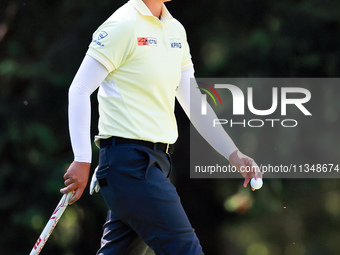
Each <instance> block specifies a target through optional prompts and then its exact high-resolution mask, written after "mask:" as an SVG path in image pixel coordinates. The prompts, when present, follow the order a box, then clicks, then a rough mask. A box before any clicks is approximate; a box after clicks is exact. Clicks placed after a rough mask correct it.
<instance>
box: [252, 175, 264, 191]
mask: <svg viewBox="0 0 340 255" xmlns="http://www.w3.org/2000/svg"><path fill="white" fill-rule="evenodd" d="M250 185H251V186H252V187H253V188H254V189H261V187H262V185H263V181H262V179H261V178H257V180H255V178H252V179H251V181H250Z"/></svg>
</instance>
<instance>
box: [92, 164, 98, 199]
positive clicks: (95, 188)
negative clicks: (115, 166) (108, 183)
mask: <svg viewBox="0 0 340 255" xmlns="http://www.w3.org/2000/svg"><path fill="white" fill-rule="evenodd" d="M97 171H98V166H97V167H96V169H95V170H94V173H93V175H92V179H91V184H90V195H92V194H93V193H94V192H96V193H98V192H99V190H100V186H99V183H98V180H97V176H96V174H97Z"/></svg>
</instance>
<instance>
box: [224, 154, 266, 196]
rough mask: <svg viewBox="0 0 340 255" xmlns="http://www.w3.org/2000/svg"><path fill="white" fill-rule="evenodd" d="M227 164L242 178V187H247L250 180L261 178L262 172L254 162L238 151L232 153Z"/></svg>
mask: <svg viewBox="0 0 340 255" xmlns="http://www.w3.org/2000/svg"><path fill="white" fill-rule="evenodd" d="M229 162H230V164H231V165H232V166H234V167H236V170H237V171H238V172H240V173H241V174H242V176H243V177H244V183H243V186H244V187H247V185H248V183H249V182H250V180H251V179H252V178H255V179H257V178H262V172H261V171H260V168H259V167H258V165H257V164H256V163H255V161H254V160H253V159H252V158H250V157H248V156H246V155H244V154H243V153H242V152H240V151H239V150H236V151H234V152H233V153H232V154H231V155H230V157H229ZM251 189H252V191H255V189H254V188H251Z"/></svg>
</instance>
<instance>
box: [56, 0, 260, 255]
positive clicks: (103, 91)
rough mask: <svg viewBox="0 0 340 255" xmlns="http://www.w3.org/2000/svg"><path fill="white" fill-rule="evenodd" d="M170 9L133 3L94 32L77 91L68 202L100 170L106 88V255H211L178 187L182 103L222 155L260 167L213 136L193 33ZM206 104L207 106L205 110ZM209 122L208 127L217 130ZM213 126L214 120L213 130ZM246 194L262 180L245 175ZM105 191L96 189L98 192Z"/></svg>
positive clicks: (154, 0)
mask: <svg viewBox="0 0 340 255" xmlns="http://www.w3.org/2000/svg"><path fill="white" fill-rule="evenodd" d="M164 2H166V0H130V1H129V2H127V3H126V4H125V5H123V6H122V7H121V8H119V9H118V10H117V11H116V12H114V14H113V15H112V16H111V17H109V18H108V19H107V20H106V21H105V22H104V23H103V24H102V25H101V26H100V27H99V28H98V30H97V31H96V32H95V33H94V35H93V39H92V42H91V43H90V46H89V49H88V51H87V53H86V56H85V58H84V60H83V62H82V64H81V66H80V68H79V70H78V72H77V74H76V76H75V78H74V80H73V82H72V84H71V86H70V89H69V129H70V137H71V143H72V148H73V152H74V156H75V158H74V161H73V163H72V164H71V165H70V167H69V168H68V170H67V172H66V173H65V175H64V179H65V186H66V187H65V188H63V189H61V192H62V193H68V192H70V191H73V190H75V191H76V192H75V194H74V196H73V197H72V198H71V200H70V203H71V204H72V203H74V202H75V201H77V200H78V199H79V198H80V197H81V195H82V193H83V191H84V189H85V187H86V185H87V182H88V178H89V172H90V164H91V157H92V156H91V154H92V153H91V151H92V149H91V138H90V116H91V107H90V95H91V94H92V93H93V92H94V91H95V90H96V89H97V88H98V87H99V90H98V101H99V115H100V118H99V124H98V126H99V134H98V136H96V138H95V142H96V144H97V146H99V147H100V154H99V168H98V171H97V172H96V173H95V176H93V181H92V183H91V189H97V190H98V187H99V186H100V190H101V193H102V195H103V198H104V200H105V202H106V204H107V206H108V207H109V211H108V214H107V220H106V223H105V225H104V233H103V236H102V240H101V248H100V249H99V251H98V253H97V254H100V255H109V254H111V255H121V254H122V255H125V254H131V255H140V254H144V253H145V251H146V250H147V247H148V246H149V247H151V248H152V250H154V252H155V253H156V254H157V255H161V254H170V255H176V254H182V255H184V254H187V255H189V254H190V255H198V254H203V251H202V248H201V245H200V243H199V240H198V238H197V236H196V234H195V232H194V230H193V228H192V226H191V225H190V222H189V220H188V218H187V216H186V213H185V212H184V210H183V207H182V205H181V203H180V199H179V196H178V194H177V192H176V189H175V187H174V186H173V185H172V183H171V182H170V180H169V175H170V172H171V170H172V163H171V154H172V153H173V151H174V143H175V141H176V139H177V135H178V133H177V124H176V119H175V116H174V105H175V98H177V100H178V101H179V103H180V104H181V106H182V107H183V109H184V111H185V112H186V114H187V115H188V117H189V118H190V120H191V122H192V123H193V125H194V126H195V127H196V128H197V130H198V131H199V132H200V133H201V134H202V136H203V137H204V138H205V139H206V140H207V141H208V142H209V143H210V144H211V145H212V146H213V147H214V148H215V149H216V151H217V152H219V153H220V154H222V155H224V156H225V158H226V159H229V161H230V163H231V164H232V165H234V166H236V167H237V169H240V167H241V166H253V165H256V164H255V162H254V161H253V160H252V159H251V158H249V157H247V156H245V155H244V154H242V153H241V152H240V151H239V150H238V149H237V147H236V146H235V144H234V143H233V141H232V140H231V139H230V137H229V136H228V134H227V133H226V132H225V131H224V129H223V128H222V127H220V128H215V130H214V132H211V126H210V125H209V124H208V123H212V120H213V119H216V118H217V117H216V115H215V113H214V112H213V110H212V109H211V108H210V107H208V111H207V115H205V116H204V119H203V117H202V116H201V113H200V111H199V110H197V112H196V111H193V110H192V111H190V101H191V102H192V105H191V107H195V108H194V109H200V102H201V94H200V91H199V89H196V90H194V93H192V94H191V95H189V94H190V93H189V92H190V78H193V77H194V69H193V64H192V61H191V56H190V51H189V46H188V43H187V38H186V33H185V30H184V28H183V27H182V25H181V24H180V23H179V22H178V21H177V20H176V19H174V18H173V17H172V16H171V14H170V13H169V11H168V10H167V8H166V7H165V5H164ZM195 104H197V105H195ZM207 120H208V121H207ZM209 120H210V121H209ZM242 175H243V177H244V178H245V181H244V186H245V187H246V186H247V184H248V182H249V180H250V179H251V178H252V177H254V176H256V177H261V173H260V172H256V171H255V172H248V173H242ZM97 184H99V186H97V187H96V185H97Z"/></svg>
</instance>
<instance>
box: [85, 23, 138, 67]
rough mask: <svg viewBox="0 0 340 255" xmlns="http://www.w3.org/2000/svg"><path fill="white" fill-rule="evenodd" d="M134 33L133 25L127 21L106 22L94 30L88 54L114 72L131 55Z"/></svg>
mask: <svg viewBox="0 0 340 255" xmlns="http://www.w3.org/2000/svg"><path fill="white" fill-rule="evenodd" d="M133 33H134V30H133V27H132V26H131V25H130V23H129V22H127V21H109V22H105V23H104V24H103V25H101V26H100V27H99V28H98V29H97V31H96V32H94V34H93V38H92V42H91V43H90V45H89V49H88V51H87V53H86V54H87V55H89V56H91V57H93V58H94V59H96V60H97V61H98V62H100V63H101V64H102V65H104V66H105V68H106V69H107V70H108V71H109V72H112V71H114V70H115V69H117V68H119V67H120V66H121V65H122V64H123V63H124V62H125V61H126V59H127V57H128V56H129V55H130V53H131V51H132V49H133V47H134V40H133Z"/></svg>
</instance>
